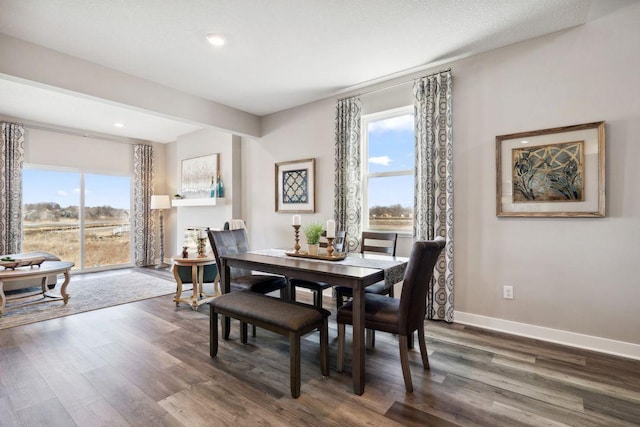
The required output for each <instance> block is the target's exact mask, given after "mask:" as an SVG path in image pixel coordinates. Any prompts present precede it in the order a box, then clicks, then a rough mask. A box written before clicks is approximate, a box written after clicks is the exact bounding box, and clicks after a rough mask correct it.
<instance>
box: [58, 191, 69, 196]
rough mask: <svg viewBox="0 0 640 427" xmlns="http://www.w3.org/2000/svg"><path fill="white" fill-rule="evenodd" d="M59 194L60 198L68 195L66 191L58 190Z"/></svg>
mask: <svg viewBox="0 0 640 427" xmlns="http://www.w3.org/2000/svg"><path fill="white" fill-rule="evenodd" d="M57 193H58V196H66V195H67V192H66V191H64V190H58V192H57Z"/></svg>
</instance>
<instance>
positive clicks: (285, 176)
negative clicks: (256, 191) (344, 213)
mask: <svg viewBox="0 0 640 427" xmlns="http://www.w3.org/2000/svg"><path fill="white" fill-rule="evenodd" d="M275 175H276V182H275V184H276V185H275V188H276V212H300V213H305V212H307V213H313V212H315V211H316V205H315V188H316V168H315V159H304V160H294V161H290V162H282V163H276V174H275Z"/></svg>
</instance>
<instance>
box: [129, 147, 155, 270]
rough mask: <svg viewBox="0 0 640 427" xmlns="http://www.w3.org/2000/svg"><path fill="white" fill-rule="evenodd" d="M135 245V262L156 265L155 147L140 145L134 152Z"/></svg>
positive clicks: (142, 264)
mask: <svg viewBox="0 0 640 427" xmlns="http://www.w3.org/2000/svg"><path fill="white" fill-rule="evenodd" d="M133 167H134V176H133V197H134V199H133V200H134V201H133V244H134V253H133V257H134V262H135V264H136V265H137V266H139V267H143V266H145V265H151V264H153V263H154V258H155V248H156V238H155V224H154V221H153V216H152V215H151V211H150V209H149V205H150V203H151V194H152V193H153V147H152V146H151V145H144V144H138V145H135V146H134V150H133Z"/></svg>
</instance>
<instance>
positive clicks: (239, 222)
mask: <svg viewBox="0 0 640 427" xmlns="http://www.w3.org/2000/svg"><path fill="white" fill-rule="evenodd" d="M241 228H245V229H246V228H247V226H246V224H245V222H244V219H232V220H230V221H227V222H225V223H224V227H223V229H224V230H239V229H241Z"/></svg>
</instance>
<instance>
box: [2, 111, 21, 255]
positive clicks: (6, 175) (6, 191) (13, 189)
mask: <svg viewBox="0 0 640 427" xmlns="http://www.w3.org/2000/svg"><path fill="white" fill-rule="evenodd" d="M0 131H1V132H2V133H1V134H0V138H1V140H0V169H2V174H1V175H0V254H2V255H5V254H17V253H20V252H21V251H22V166H23V164H24V128H23V127H22V126H21V125H18V124H15V123H2V124H0Z"/></svg>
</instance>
